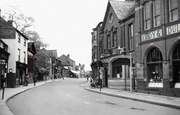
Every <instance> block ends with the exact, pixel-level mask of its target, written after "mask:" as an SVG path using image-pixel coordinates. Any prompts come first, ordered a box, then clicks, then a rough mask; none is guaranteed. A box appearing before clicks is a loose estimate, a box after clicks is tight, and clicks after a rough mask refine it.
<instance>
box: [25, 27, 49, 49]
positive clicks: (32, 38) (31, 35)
mask: <svg viewBox="0 0 180 115" xmlns="http://www.w3.org/2000/svg"><path fill="white" fill-rule="evenodd" d="M25 34H26V36H27V37H28V38H29V39H30V41H33V42H34V43H35V47H36V50H37V51H38V50H40V48H46V47H47V46H49V44H46V43H43V42H42V38H41V37H40V36H39V34H38V33H37V32H36V31H31V30H28V31H25Z"/></svg>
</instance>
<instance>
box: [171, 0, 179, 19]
mask: <svg viewBox="0 0 180 115" xmlns="http://www.w3.org/2000/svg"><path fill="white" fill-rule="evenodd" d="M169 16H170V17H169V18H170V22H172V21H176V20H178V0H169Z"/></svg>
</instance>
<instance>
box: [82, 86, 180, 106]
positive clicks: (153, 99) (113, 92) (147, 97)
mask: <svg viewBox="0 0 180 115" xmlns="http://www.w3.org/2000/svg"><path fill="white" fill-rule="evenodd" d="M80 86H81V87H83V88H84V89H86V90H88V91H91V92H95V93H99V94H104V95H108V96H114V97H118V98H124V99H131V100H134V101H141V102H145V103H151V104H156V105H160V106H166V107H171V108H176V109H180V98H179V97H170V96H163V95H154V94H145V93H138V92H135V91H132V92H130V91H124V90H122V89H123V88H119V87H118V88H115V87H110V86H109V88H107V87H103V88H102V89H101V90H100V88H90V87H89V86H88V83H84V84H81V85H80Z"/></svg>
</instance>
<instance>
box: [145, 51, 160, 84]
mask: <svg viewBox="0 0 180 115" xmlns="http://www.w3.org/2000/svg"><path fill="white" fill-rule="evenodd" d="M162 61H163V58H162V54H161V52H160V50H159V49H158V48H153V49H151V50H150V52H149V54H148V55H147V78H148V81H149V87H163V72H162V70H163V69H162Z"/></svg>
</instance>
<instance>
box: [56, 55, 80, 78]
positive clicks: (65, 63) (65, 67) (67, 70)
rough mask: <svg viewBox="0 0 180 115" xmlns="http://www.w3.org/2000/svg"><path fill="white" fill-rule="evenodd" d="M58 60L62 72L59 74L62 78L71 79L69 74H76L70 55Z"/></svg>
mask: <svg viewBox="0 0 180 115" xmlns="http://www.w3.org/2000/svg"><path fill="white" fill-rule="evenodd" d="M58 59H60V60H61V67H62V71H61V74H62V76H64V77H71V75H72V74H71V73H74V74H77V72H76V71H75V67H76V65H75V61H74V60H72V59H71V58H70V55H69V54H68V55H67V56H66V55H64V54H63V55H61V56H60V57H59V58H58Z"/></svg>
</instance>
